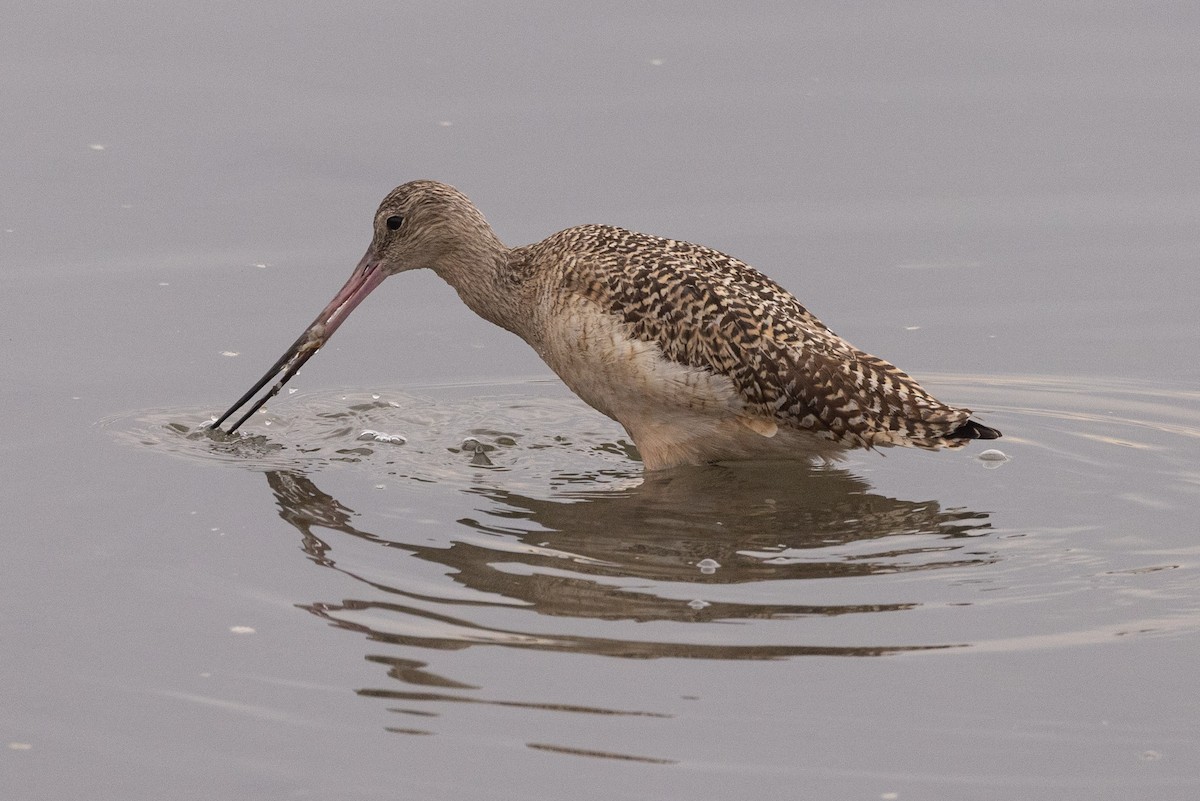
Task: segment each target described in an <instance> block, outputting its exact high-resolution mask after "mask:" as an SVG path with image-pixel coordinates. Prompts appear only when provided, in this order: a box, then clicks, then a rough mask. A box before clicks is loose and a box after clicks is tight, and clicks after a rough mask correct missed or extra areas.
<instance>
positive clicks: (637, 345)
mask: <svg viewBox="0 0 1200 801" xmlns="http://www.w3.org/2000/svg"><path fill="white" fill-rule="evenodd" d="M558 312H559V313H556V314H553V315H549V316H548V317H549V319H545V320H543V326H542V338H541V340H540V341H539V342H537V343H531V344H534V347H535V348H536V349H537V351H538V354H539V355H540V356H541V357H542V358H543V359H544V360H545V361H546V364H548V365H549V366H550V368H551V369H553V370H554V372H556V373H557V374H558V375H559V377H560V378H562V380H563V382H564V383H565V384H566V385H567V386H568V387H570V388H571V390H572V391H574V392H575V394H577V395H578V396H579V397H580V398H582V399H583V400H584V401H585V402H587V403H588V404H589V405H590V406H592V407H593V408H595V409H597V410H598V411H600V412H603V413H604V414H606V415H608V416H609V417H611V418H613V419H614V420H616V421H617V422H619V423H620V424H621V425H623V426H624V427H625V430H626V431H628V432H629V435H630V437H631V438H632V439H633V441H634V444H636V445H637V447H638V450H639V451H640V452H641V455H642V460H643V461H644V463H645V465H646V467H647V468H648V469H652V470H653V469H659V468H663V467H670V466H673V465H677V464H685V463H688V464H692V463H703V462H709V461H719V460H722V459H745V458H751V457H775V458H781V457H782V458H797V457H806V456H828V455H831V454H832V453H834V452H836V450H838V449H837V448H835V447H833V446H832V444H831V443H828V442H823V441H821V440H818V439H816V438H814V437H812V436H811V435H809V434H806V433H805V432H801V431H796V430H783V431H781V430H780V429H779V428H778V426H777V424H776V422H775V421H773V420H771V419H769V418H767V417H765V416H763V415H761V414H759V413H757V412H755V411H753V410H751V409H749V408H748V407H747V406H746V404H745V403H744V402H743V400H742V398H741V396H740V395H739V394H738V392H737V389H736V387H735V386H734V384H733V382H732V381H730V380H729V379H728V378H727V377H725V376H722V375H715V374H713V373H711V372H709V371H707V370H699V369H696V368H692V367H687V366H685V365H682V364H679V363H677V362H672V361H669V360H668V359H666V358H664V357H663V355H662V352H661V351H660V350H659V348H658V346H657V345H654V344H651V343H648V342H642V341H639V340H633V339H629V338H628V337H627V335H626V333H625V329H624V326H623V325H622V324H621V322H620V321H619V320H617V319H615V318H614V317H612V316H611V315H609V314H606V313H604V312H603V311H601V310H600V308H599V307H597V306H595V305H594V304H592V303H590V302H589V301H586V300H583V299H579V300H578V301H577V302H576V303H575V304H573V305H572V307H571V310H570V311H569V312H568V313H562V312H563V310H562V309H561V307H560V309H559V310H558Z"/></svg>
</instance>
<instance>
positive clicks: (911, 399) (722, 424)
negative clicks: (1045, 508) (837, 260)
mask: <svg viewBox="0 0 1200 801" xmlns="http://www.w3.org/2000/svg"><path fill="white" fill-rule="evenodd" d="M414 269H430V270H433V272H435V273H436V274H437V275H438V276H440V277H441V278H442V279H443V280H444V281H445V282H446V283H448V284H449V285H450V286H451V287H452V288H453V289H454V290H455V291H456V292H457V293H458V295H459V297H460V298H461V299H462V301H463V303H465V304H466V306H467V307H468V308H469V309H471V310H472V311H473V312H475V313H476V314H477V315H479V316H480V317H482V318H483V319H485V320H487V321H489V322H491V323H494V324H495V325H498V326H500V327H501V328H504V329H506V330H508V331H510V332H512V333H514V334H516V335H517V336H518V337H520V338H521V339H523V340H525V342H527V343H528V344H529V345H530V346H531V347H532V348H533V349H534V351H536V352H537V354H538V355H539V356H540V357H541V358H542V360H543V361H545V363H546V364H547V365H548V366H549V367H550V369H551V370H553V371H554V372H555V373H556V374H557V375H558V376H559V378H561V379H562V381H563V382H564V383H565V384H566V385H567V387H569V388H570V389H571V390H572V391H573V392H574V393H575V394H576V395H578V396H579V397H580V398H581V399H582V400H583V401H584V402H586V403H587V404H588V405H590V406H591V407H593V408H594V409H596V410H597V411H599V412H601V413H603V414H605V415H607V416H608V417H610V418H612V419H613V420H615V421H617V422H618V423H620V424H621V425H622V426H623V427H624V428H625V430H626V432H627V433H628V434H629V437H630V439H631V440H632V441H633V444H634V445H635V446H636V448H637V451H638V454H639V455H640V457H641V460H642V463H643V467H644V469H646V470H662V469H667V468H673V467H678V466H682V465H697V464H705V463H710V462H722V461H735V460H746V459H807V460H809V461H817V460H823V461H833V460H836V459H838V458H842V457H843V456H844V455H845V454H846V452H847V451H849V450H851V449H855V448H862V449H869V450H874V449H877V448H881V447H890V446H908V447H915V448H924V449H928V450H938V449H942V448H956V447H961V446H962V445H965V444H966V443H967V442H969V441H970V440H975V439H978V440H990V439H996V438H998V437H999V436H1000V432H999V431H997V430H996V429H994V428H989V427H988V426H985V425H983V424H982V423H979V422H977V421H976V420H974V419H972V412H971V410H970V409H966V408H961V407H954V406H949V405H947V404H945V403H942V402H941V401H939V400H937V399H936V398H934V397H933V396H932V395H930V394H929V393H928V392H926V391H925V390H924V389H923V388H922V387H921V386H920V384H918V383H917V382H916V380H914V379H913V378H912V377H910V376H909V375H908V374H907V373H905V372H903V371H902V370H900V369H899V368H897V367H895V366H894V365H892V364H891V363H889V362H887V361H885V360H883V359H880V358H877V357H875V356H871V355H869V354H868V353H865V352H864V351H861V350H859V349H858V348H856V347H854V346H853V345H851V344H850V343H849V342H847V341H846V340H844V339H842V338H841V337H839V336H838V335H837V334H835V333H833V331H831V330H830V329H829V328H828V327H827V326H826V325H825V324H824V323H822V322H821V321H820V320H819V319H817V317H816V316H815V315H813V314H812V313H811V312H810V311H808V309H806V308H805V307H804V306H803V305H801V303H800V301H799V300H797V299H796V297H795V296H794V295H792V294H791V293H790V292H788V291H787V290H786V289H784V288H783V287H782V286H780V285H779V284H777V283H776V282H774V281H773V280H771V279H770V278H768V277H767V276H766V275H764V274H763V273H761V272H759V271H758V270H756V269H754V268H753V267H751V266H750V265H748V264H746V263H745V262H743V261H740V260H738V259H736V258H734V257H732V256H729V255H726V254H724V253H722V252H720V251H717V250H714V249H712V248H708V247H705V246H703V245H697V244H692V243H690V242H684V241H680V240H676V239H668V238H665V237H660V236H652V235H649V234H641V233H636V232H633V231H629V230H626V229H624V228H619V227H616V226H611V225H597V224H587V225H579V226H575V227H571V228H567V229H564V230H562V231H559V232H558V233H555V234H551V235H550V236H548V237H547V238H545V239H543V240H542V241H540V242H537V243H534V244H531V245H525V246H521V247H514V248H510V247H508V246H506V245H505V244H504V243H503V242H502V241H501V240H500V238H499V237H498V236H497V235H496V233H495V231H494V230H493V229H492V226H491V225H490V224H489V223H488V221H487V220H486V218H485V217H484V216H483V214H482V213H481V212H480V211H479V209H478V208H476V206H475V204H474V203H472V202H471V200H470V199H468V198H467V196H466V195H464V194H463V193H462V192H460V191H459V190H458V189H456V188H454V187H452V186H449V185H447V184H444V183H440V182H438V181H432V180H416V181H410V182H408V183H405V184H403V185H401V186H398V187H397V188H396V189H394V190H392V191H391V192H390V193H389V194H388V195H387V196H386V197H385V198H384V199H383V202H382V203H380V205H379V208H378V210H377V211H376V212H375V218H374V228H373V234H372V238H371V244H370V247H368V248H367V252H366V254H365V255H364V256H363V257H362V259H361V260H360V261H359V263H358V265H357V266H356V267H355V268H354V271H353V273H352V274H351V276H350V279H349V280H348V281H347V282H346V284H345V285H344V286H343V287H342V288H341V289H340V290H339V291H338V292H337V294H336V295H335V296H334V297H333V299H332V300H331V301H330V302H329V304H328V305H326V306H325V308H324V309H323V310H322V311H321V313H320V314H319V315H317V317H316V319H315V320H313V322H312V324H311V325H309V326H308V328H306V329H305V330H304V332H303V333H302V334H301V335H300V337H299V338H298V339H296V341H295V342H294V343H293V344H292V346H291V347H290V348H289V349H288V350H287V351H286V352H285V353H284V354H283V356H281V357H280V358H279V360H278V361H277V362H276V363H275V364H274V366H272V368H271V369H270V370H268V371H267V373H266V374H265V375H264V376H263V377H262V378H261V379H259V381H258V382H257V383H256V384H255V385H254V386H253V387H251V389H250V390H249V391H247V392H246V393H245V394H244V395H243V396H242V397H241V398H240V399H239V400H238V401H237V403H235V404H234V405H233V406H231V407H230V408H229V410H228V411H226V412H225V413H224V414H223V415H221V417H220V418H218V419H217V420H215V421H214V422H213V423H211V425H210V426H209V427H210V428H211V429H214V430H220V428H221V425H222V424H223V423H224V422H225V421H226V420H227V419H229V418H230V417H231V416H232V415H233V414H234V413H235V412H236V411H237V410H238V409H240V408H242V407H243V406H245V404H246V403H247V402H249V401H250V400H251V399H252V398H253V397H254V395H255V394H256V393H258V392H259V390H261V389H262V388H263V387H265V386H266V385H267V384H268V383H269V382H270V381H271V380H272V379H273V378H276V377H277V376H278V380H277V381H276V382H275V383H274V384H273V385H272V387H271V388H270V389H269V390H268V391H267V392H266V393H265V394H264V395H263V396H262V397H260V398H259V399H258V400H257V401H255V402H254V403H253V404H251V406H250V407H249V409H248V410H247V411H246V412H245V413H244V414H243V415H242V416H241V417H240V418H239V419H237V420H236V421H235V422H234V423H233V425H232V426H230V427H229V429H228V432H227V433H230V434H232V433H233V432H235V431H236V430H237V429H238V428H239V427H240V426H241V425H242V424H243V423H244V422H245V421H246V420H247V419H248V418H249V417H250V416H251V415H253V414H254V413H255V412H256V411H257V410H258V409H259V408H260V407H261V406H262V405H263V404H264V403H266V401H267V400H269V399H270V398H271V397H273V396H274V395H275V394H276V393H278V392H279V390H280V389H281V388H282V387H283V386H284V385H285V384H286V383H287V382H288V381H289V380H290V379H291V378H292V376H294V375H295V374H296V373H297V372H298V371H299V370H300V368H301V367H302V366H303V365H304V363H305V362H307V361H308V359H310V358H311V357H312V356H313V354H315V353H316V352H317V351H318V350H319V349H320V348H321V347H322V346H324V344H325V343H326V342H327V341H328V340H329V337H331V336H332V335H333V333H334V331H336V330H337V328H338V327H340V326H341V325H342V323H343V322H345V320H346V318H347V317H348V316H349V315H350V313H351V312H352V311H353V310H354V309H355V308H356V307H357V306H358V305H359V304H360V303H361V302H362V300H363V299H364V298H365V297H366V296H367V295H368V294H370V293H371V291H372V290H374V289H375V288H376V287H377V286H379V285H380V284H381V283H382V282H383V280H384V279H385V278H387V277H388V276H391V275H395V274H397V273H401V272H406V271H408V270H414Z"/></svg>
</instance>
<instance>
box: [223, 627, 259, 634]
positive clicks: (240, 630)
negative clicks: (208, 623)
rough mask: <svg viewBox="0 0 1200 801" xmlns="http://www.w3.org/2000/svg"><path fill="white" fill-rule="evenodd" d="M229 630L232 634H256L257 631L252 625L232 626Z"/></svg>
mask: <svg viewBox="0 0 1200 801" xmlns="http://www.w3.org/2000/svg"><path fill="white" fill-rule="evenodd" d="M229 632H230V633H231V634H254V633H255V631H254V629H253V628H251V627H250V626H230V627H229Z"/></svg>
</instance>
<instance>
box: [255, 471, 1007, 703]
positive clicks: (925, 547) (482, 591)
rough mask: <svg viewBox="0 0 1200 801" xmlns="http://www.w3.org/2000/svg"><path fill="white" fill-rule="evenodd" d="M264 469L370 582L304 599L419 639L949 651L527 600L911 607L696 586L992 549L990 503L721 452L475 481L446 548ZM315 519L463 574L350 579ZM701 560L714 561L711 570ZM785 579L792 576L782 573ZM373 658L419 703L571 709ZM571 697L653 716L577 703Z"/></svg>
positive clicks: (320, 555)
mask: <svg viewBox="0 0 1200 801" xmlns="http://www.w3.org/2000/svg"><path fill="white" fill-rule="evenodd" d="M266 475H267V480H268V482H269V484H270V487H271V490H272V492H273V493H274V495H275V498H276V501H277V502H278V506H279V513H280V515H281V516H282V517H283V519H284V520H286V521H287V522H289V523H290V524H292V525H293V526H295V527H296V529H297V530H298V531H299V532H300V533H301V536H302V537H303V547H304V550H305V552H306V553H308V554H309V556H310V557H311V558H312V559H313V560H314V561H316V562H317V563H318V564H320V565H322V566H325V567H328V568H331V569H335V570H338V571H340V572H342V573H344V574H345V575H348V576H350V577H351V578H354V579H355V580H357V581H360V582H362V583H363V585H364V586H363V590H364V592H363V596H364V599H361V600H355V599H349V600H343V601H340V602H338V603H327V602H315V603H311V604H306V605H304V607H303V608H305V609H307V610H308V611H310V612H312V613H313V614H315V615H318V616H319V617H321V618H323V619H326V620H328V621H330V622H331V623H333V624H335V625H337V626H339V627H342V628H345V629H349V630H353V631H358V632H361V633H363V634H365V635H366V636H367V637H368V638H369V639H371V640H374V641H378V642H385V643H389V644H393V645H400V646H411V647H418V648H425V649H428V648H434V649H462V648H467V647H471V646H476V645H484V644H487V645H502V646H507V647H512V648H525V649H537V650H542V651H559V652H576V653H587V654H594V655H603V656H616V657H628V658H662V657H676V658H679V657H687V658H708V659H771V658H779V657H786V656H796V655H825V656H831V655H836V656H878V655H883V654H888V653H895V652H900V651H913V650H928V649H937V648H948V647H954V645H953V644H941V645H938V644H935V645H929V644H921V645H828V644H822V645H802V644H789V643H761V642H751V643H739V642H735V641H732V638H730V641H726V642H712V641H711V640H712V637H711V633H709V634H708V635H706V639H708V640H710V641H703V642H697V641H696V640H699V639H701V638H700V637H695V638H692V637H688V629H686V628H685V629H678V628H674V629H671V632H672V633H671V637H672V639H670V640H666V639H660V640H652V639H644V640H640V639H639V640H635V639H615V638H605V637H599V636H591V635H584V634H581V633H571V630H576V629H581V628H585V627H579V626H574V627H571V629H569V630H568V632H566V633H546V632H545V631H541V630H536V631H535V630H534V629H535V628H536V627H537V626H544V625H545V620H544V619H542V618H529V617H528V612H529V611H532V612H536V613H537V614H538V615H540V616H549V617H552V618H555V619H562V618H571V619H576V620H579V619H590V620H601V621H613V620H626V621H639V622H640V621H656V622H662V623H673V624H692V623H705V622H717V621H720V622H736V621H746V620H751V619H771V618H796V617H800V616H826V617H828V616H837V615H845V614H852V613H867V612H897V611H902V610H904V609H909V608H912V607H913V606H914V605H915V604H912V603H888V604H879V603H844V604H834V603H829V604H795V603H786V602H770V601H758V602H741V601H739V602H728V601H719V600H717V601H711V602H710V601H700V600H698V599H697V598H696V595H698V594H700V595H703V594H705V590H706V588H712V587H714V586H718V587H719V586H722V585H746V586H755V585H768V586H773V587H775V588H776V589H775V590H774V594H786V595H788V596H791V595H794V593H792V592H788V591H787V590H788V589H790V588H794V587H796V586H797V585H795V584H794V582H795V581H797V580H801V579H826V578H833V577H850V578H855V577H868V576H872V575H876V574H895V573H901V572H905V571H916V570H930V569H935V568H942V567H962V566H969V565H975V564H984V563H987V562H988V561H990V557H989V556H987V555H986V554H981V553H980V551H979V549H978V548H976V547H974V546H975V545H977V544H978V543H976V542H974V541H972V540H973V538H975V537H978V536H980V535H982V534H985V533H986V532H987V531H988V530H989V524H988V523H987V520H986V515H982V514H978V513H974V512H967V511H945V510H942V509H940V508H939V506H938V504H937V503H934V502H923V503H916V502H910V501H901V500H896V499H893V498H887V497H883V496H881V495H877V494H872V493H870V492H869V491H868V486H867V484H866V483H865V482H863V481H862V480H861V479H859V478H857V477H855V476H853V475H851V474H850V473H848V472H846V471H844V470H840V469H835V468H806V467H803V466H798V465H791V464H789V465H786V466H781V465H778V464H766V463H764V464H745V465H736V466H711V467H707V468H697V469H688V470H680V471H674V472H671V473H668V474H665V475H651V476H648V477H647V479H646V480H645V481H644V482H643V483H641V484H640V485H637V486H633V487H629V488H626V489H623V490H619V491H607V492H598V491H592V492H588V491H576V492H563V493H562V497H559V498H553V499H543V498H534V497H529V496H526V495H520V494H517V493H514V492H510V491H506V490H502V489H496V488H486V489H485V488H480V487H476V488H474V489H471V490H469V492H471V493H473V494H475V495H477V496H479V497H480V498H482V499H485V500H486V505H485V507H484V509H483V510H482V512H481V514H480V516H479V518H478V519H463V520H460V521H459V522H460V523H461V524H462V525H464V526H465V527H467V528H468V529H469V530H470V531H469V532H467V533H465V534H464V536H463V537H461V538H458V537H456V538H455V541H454V542H453V543H452V544H450V547H434V546H430V545H428V544H426V543H425V542H417V541H405V540H402V539H396V538H393V537H394V536H395V535H392V534H389V535H388V536H383V535H380V534H375V533H371V532H368V531H364V530H362V529H360V528H358V527H356V526H355V525H354V524H353V523H352V522H351V521H352V518H353V517H354V513H353V511H352V510H351V509H349V508H347V507H346V506H345V505H343V504H342V503H340V502H339V501H338V500H337V499H335V498H333V497H332V496H330V495H328V494H326V493H325V492H323V491H322V490H320V489H318V488H317V486H316V485H315V484H314V483H313V482H312V481H311V480H310V479H309V478H308V477H307V476H305V475H304V474H302V473H299V472H295V471H269V472H267V473H266ZM319 529H325V530H327V531H333V532H338V533H340V534H346V535H350V536H353V537H356V538H358V539H359V540H362V541H366V542H370V543H373V544H375V545H378V546H380V547H384V548H397V549H402V550H403V551H405V552H407V553H410V554H412V555H413V556H416V557H417V558H419V559H423V560H427V561H428V562H432V563H436V564H440V565H444V566H445V567H447V568H450V570H449V571H448V573H447V578H448V579H452V580H453V581H455V582H457V583H458V584H459V585H461V587H460V588H459V589H456V590H455V591H453V592H449V593H446V594H445V595H446V596H450V597H434V596H431V595H430V594H429V593H428V592H425V593H418V592H414V591H412V590H410V589H407V588H405V587H403V586H388V585H387V584H385V583H381V582H380V581H378V580H375V579H368V578H366V577H363V576H359V575H355V574H354V573H353V572H352V571H349V570H347V569H345V568H342V567H340V566H339V565H338V562H337V559H336V557H335V542H336V541H335V540H331V539H330V538H329V537H328V535H327V534H326V535H324V536H321V535H319V534H318V530H319ZM414 540H415V538H414ZM968 542H969V544H970V546H972V547H970V555H968V554H967V553H966V551H967V545H968ZM706 560H708V561H706ZM706 565H717V566H715V567H709V568H708V569H707V571H706V570H705V569H704V566H706ZM778 582H784V584H782V585H780V584H772V583H778ZM781 586H782V587H784V588H785V589H779V587H781ZM368 587H369V588H370V590H369V591H368V589H367V588H368ZM463 588H465V589H466V590H467V591H464V589H463ZM380 593H383V594H384V596H385V599H381V598H380V597H379V595H380ZM764 594H765V595H768V596H769V595H772V594H773V593H764ZM496 611H499V612H502V613H504V615H505V619H506V620H512V619H513V615H514V613H515V614H516V618H517V619H519V620H520V621H521V622H522V628H523V629H525V630H518V629H515V628H511V627H509V628H506V627H502V626H497V625H494V624H490V625H489V624H485V623H483V622H480V621H479V620H478V618H492V619H494V617H495V615H490V614H488V613H490V612H496ZM526 621H528V625H525V622H526ZM536 621H540V622H536ZM655 631H659V632H661V629H656V630H655ZM368 659H370V660H371V661H374V662H378V663H380V664H382V665H385V666H386V667H387V669H388V675H389V676H391V677H392V678H394V679H397V680H398V681H399V682H401V683H402V684H403V685H405V686H404V687H402V688H387V689H371V690H363V691H361V692H362V693H363V694H367V695H372V696H381V697H386V698H389V699H392V700H396V701H406V702H410V703H411V702H422V701H455V702H469V703H495V704H502V705H506V706H509V705H517V706H529V707H532V708H539V709H543V708H554V709H563V710H566V708H565V707H561V706H558V705H554V706H552V707H547V706H546V705H544V704H537V703H530V704H525V703H521V702H513V701H488V700H486V699H480V698H478V697H476V696H474V695H470V694H466V693H463V692H461V691H464V690H476V689H477V688H475V687H472V686H469V685H465V684H462V683H460V682H457V681H455V680H453V679H450V678H446V677H443V676H439V675H436V674H435V673H433V672H431V671H429V670H427V669H426V664H425V663H423V662H419V661H416V660H412V659H407V658H398V657H395V656H392V655H375V656H369V657H368ZM456 691H458V692H456ZM569 711H574V712H585V713H593V714H647V713H644V712H632V711H618V710H608V709H591V708H582V707H578V708H577V707H572V708H570V710H569Z"/></svg>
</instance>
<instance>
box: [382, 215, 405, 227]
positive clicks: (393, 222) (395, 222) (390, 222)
mask: <svg viewBox="0 0 1200 801" xmlns="http://www.w3.org/2000/svg"><path fill="white" fill-rule="evenodd" d="M402 222H404V218H403V217H401V216H400V215H399V214H393V215H392V216H391V217H388V218H387V220H386V221H385V222H384V225H386V226H387V227H388V230H389V231H395V230H396V229H397V228H399V227H400V223H402Z"/></svg>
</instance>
